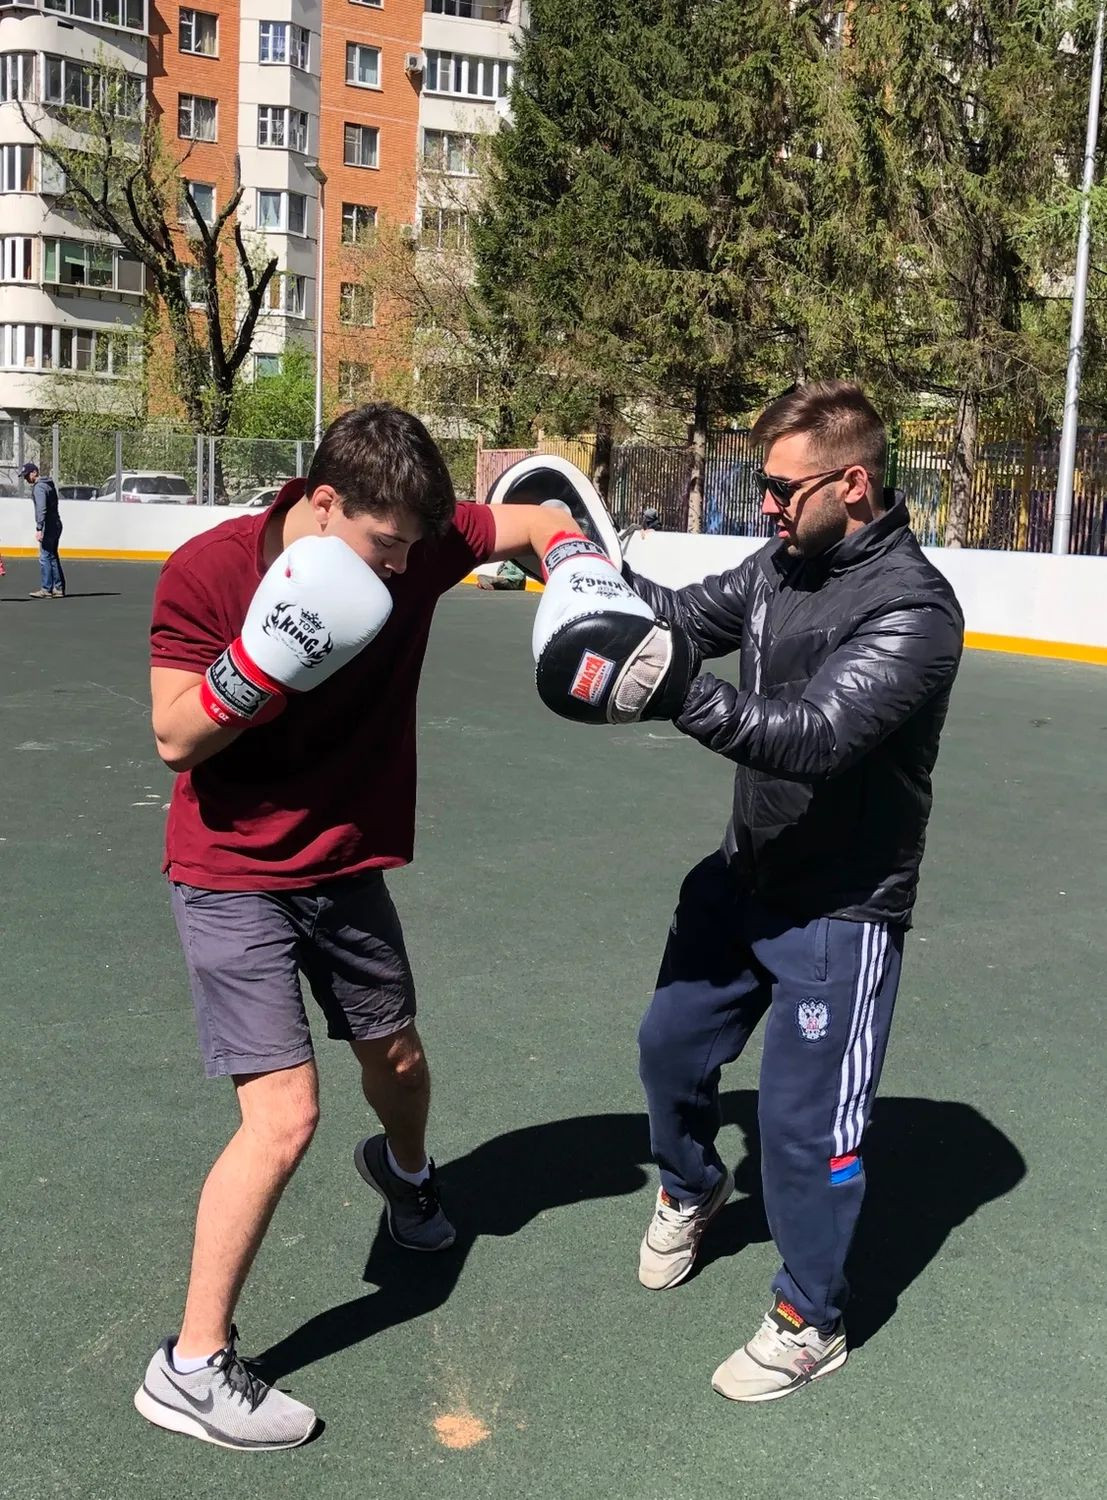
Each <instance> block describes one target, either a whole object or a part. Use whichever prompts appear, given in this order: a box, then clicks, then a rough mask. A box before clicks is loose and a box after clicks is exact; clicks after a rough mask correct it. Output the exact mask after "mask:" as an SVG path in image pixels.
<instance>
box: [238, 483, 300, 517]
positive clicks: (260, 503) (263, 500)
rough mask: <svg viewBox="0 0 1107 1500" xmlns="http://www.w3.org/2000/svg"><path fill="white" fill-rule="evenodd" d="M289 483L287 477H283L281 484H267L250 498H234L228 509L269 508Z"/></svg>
mask: <svg viewBox="0 0 1107 1500" xmlns="http://www.w3.org/2000/svg"><path fill="white" fill-rule="evenodd" d="M287 483H288V480H287V479H282V480H281V481H280V483H279V484H267V485H266V486H265V488H264V489H261V490H255V491H254V493H253V494H252V495H251V496H250V497H249V499H248V500H232V501H231V503H230V505H229V506H228V509H229V510H268V509H269V507H270V506H271V505H272V504H273V501H274V500H275V499H276V498H277V496H278V495H279V494H280V492H281V490H282V489H283V488H284V486H285V485H286V484H287Z"/></svg>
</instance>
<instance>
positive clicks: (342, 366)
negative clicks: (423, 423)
mask: <svg viewBox="0 0 1107 1500" xmlns="http://www.w3.org/2000/svg"><path fill="white" fill-rule="evenodd" d="M360 3H361V4H362V5H364V4H366V3H367V0H360ZM372 388H373V371H372V369H371V368H370V366H369V365H362V364H357V363H356V362H355V361H352V360H344V359H343V360H339V363H338V399H339V400H340V401H345V402H348V403H349V404H350V405H353V404H354V402H356V401H361V400H364V398H365V397H366V396H368V395H369V393H370V391H371V390H372Z"/></svg>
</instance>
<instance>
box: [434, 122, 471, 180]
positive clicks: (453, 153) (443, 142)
mask: <svg viewBox="0 0 1107 1500" xmlns="http://www.w3.org/2000/svg"><path fill="white" fill-rule="evenodd" d="M476 146H477V138H476V136H473V135H460V134H458V132H457V131H455V130H424V131H423V166H424V168H425V169H426V170H427V171H428V172H444V173H445V174H446V175H447V176H448V177H475V176H476V175H477V168H476Z"/></svg>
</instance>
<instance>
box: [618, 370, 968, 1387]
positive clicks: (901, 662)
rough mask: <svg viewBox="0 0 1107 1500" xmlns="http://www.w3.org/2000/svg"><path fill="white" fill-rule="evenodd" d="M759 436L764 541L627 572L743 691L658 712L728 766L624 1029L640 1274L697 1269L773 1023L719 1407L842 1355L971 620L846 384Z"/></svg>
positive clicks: (782, 405)
mask: <svg viewBox="0 0 1107 1500" xmlns="http://www.w3.org/2000/svg"><path fill="white" fill-rule="evenodd" d="M754 437H755V438H756V439H757V440H758V441H759V442H760V443H761V444H762V447H763V449H764V453H765V459H764V465H765V467H764V471H763V472H761V473H760V474H759V481H760V483H761V485H762V487H763V490H764V495H765V500H764V507H763V509H764V511H765V513H766V514H768V515H770V516H772V517H773V520H774V522H775V524H776V530H777V537H776V540H774V541H772V542H770V543H769V544H768V545H767V546H765V547H764V548H762V549H761V551H759V552H757V553H755V554H754V555H753V556H751V557H749V558H747V559H746V560H745V561H744V562H743V563H742V564H741V565H740V566H739V567H738V568H736V569H734V570H733V571H732V572H729V573H724V574H722V575H721V576H720V577H716V578H709V579H707V580H706V581H705V582H704V583H702V584H696V585H693V586H691V587H688V588H684V589H679V590H669V589H665V588H662V587H660V586H658V585H656V584H653V583H651V582H649V581H648V580H646V579H643V578H639V577H637V576H636V575H634V574H632V573H630V571H629V569H628V570H626V576H627V578H628V581H629V582H630V583H631V585H632V586H633V588H634V589H635V591H636V592H637V593H638V594H639V595H640V596H641V597H642V598H643V599H645V600H646V601H647V602H648V603H649V604H650V605H651V606H652V608H653V609H654V611H655V613H656V614H657V615H658V616H659V617H660V618H661V619H662V620H665V621H668V622H669V623H670V624H671V625H672V627H673V630H674V631H680V632H683V634H684V635H685V636H686V637H687V639H688V641H689V642H690V644H691V647H692V648H693V652H694V653H698V654H699V655H700V656H702V657H705V658H707V657H720V656H725V655H727V654H728V653H729V652H732V651H735V650H737V651H738V652H739V653H740V667H739V673H738V686H737V687H735V686H733V685H732V684H731V683H728V682H725V681H723V680H722V679H720V678H717V677H715V676H713V675H712V674H710V673H706V672H705V673H701V674H700V675H698V676H696V677H695V679H694V681H693V682H692V684H691V687H690V689H689V691H688V694H687V697H686V698H685V699H684V702H683V707H682V708H681V709H680V712H679V714H678V716H677V717H676V720H675V722H676V724H677V726H678V728H680V729H681V730H682V731H683V732H684V733H685V734H688V735H690V736H692V737H693V738H694V739H697V740H699V741H700V742H701V743H702V744H704V745H706V746H707V747H708V748H709V749H712V750H715V751H717V752H718V753H719V754H721V755H725V756H727V757H728V758H729V759H731V760H733V761H734V762H735V763H736V767H737V770H736V774H735V783H734V809H733V815H732V817H731V820H730V824H729V826H728V828H727V832H726V837H725V839H724V841H723V845H722V848H721V849H720V850H718V851H717V852H716V853H714V854H712V855H710V856H709V857H708V858H707V859H705V860H704V861H703V862H702V863H700V864H699V865H697V866H696V867H695V868H694V869H693V870H692V871H691V873H690V874H689V875H688V877H687V878H686V880H685V881H684V884H683V886H682V889H681V893H680V900H679V904H678V906H677V910H676V915H675V916H674V919H673V924H672V928H671V930H670V933H669V938H668V942H667V945H666V949H665V954H664V957H663V959H662V963H661V970H660V974H659V977H658V981H657V988H656V991H655V993H654V997H653V1000H652V1003H651V1005H650V1007H649V1010H648V1011H647V1013H646V1016H645V1019H644V1020H643V1022H642V1027H641V1031H640V1034H639V1044H640V1048H641V1076H642V1081H643V1084H644V1086H645V1090H646V1096H647V1100H648V1103H649V1112H650V1127H651V1139H652V1146H653V1151H654V1156H655V1159H656V1160H657V1162H658V1164H659V1167H660V1171H661V1189H660V1192H659V1194H658V1199H657V1206H656V1209H655V1212H654V1216H653V1219H652V1221H651V1223H650V1226H649V1228H648V1229H647V1231H646V1235H645V1238H644V1239H643V1241H642V1248H641V1258H640V1265H639V1279H640V1280H641V1282H642V1283H643V1285H645V1286H648V1287H651V1288H655V1289H661V1288H664V1287H670V1286H675V1285H676V1284H677V1283H678V1282H680V1281H682V1280H683V1279H684V1278H685V1277H686V1276H687V1275H688V1273H689V1272H690V1271H691V1269H692V1265H693V1262H694V1260H695V1256H696V1252H697V1249H698V1247H699V1243H700V1238H701V1236H702V1233H703V1230H704V1228H705V1226H706V1224H707V1223H708V1221H709V1220H710V1219H711V1217H712V1216H713V1215H714V1214H715V1213H717V1212H718V1210H719V1209H720V1208H721V1207H722V1205H723V1204H724V1203H725V1202H726V1199H727V1198H728V1197H729V1195H730V1193H731V1191H732V1188H733V1177H732V1175H731V1173H730V1172H729V1171H728V1170H727V1168H726V1167H725V1166H724V1165H723V1162H722V1160H721V1159H720V1157H719V1154H718V1152H717V1151H716V1149H715V1144H714V1142H715V1136H716V1134H717V1132H718V1129H719V1124H720V1117H719V1103H718V1090H719V1077H720V1069H721V1068H722V1066H723V1065H724V1064H725V1063H728V1062H732V1061H733V1060H734V1059H735V1058H736V1057H738V1055H739V1054H740V1053H741V1051H742V1049H743V1048H744V1046H745V1044H746V1042H747V1040H748V1039H749V1037H750V1034H751V1033H752V1031H753V1029H754V1027H755V1026H756V1025H757V1023H758V1022H759V1021H760V1020H761V1018H762V1017H763V1016H767V1021H766V1028H765V1037H764V1051H763V1057H762V1065H761V1080H760V1093H759V1116H760V1126H761V1140H762V1172H763V1181H764V1193H765V1208H766V1213H767V1215H768V1221H769V1227H770V1229H771V1232H772V1235H773V1239H774V1241H775V1242H776V1246H777V1248H778V1250H779V1251H780V1253H781V1256H782V1262H783V1263H782V1265H781V1267H780V1270H779V1271H778V1273H777V1275H776V1276H775V1277H774V1279H773V1284H772V1290H773V1306H772V1308H771V1309H770V1311H769V1312H768V1313H767V1315H766V1317H765V1320H764V1322H763V1324H762V1326H761V1328H760V1329H759V1330H758V1332H757V1333H756V1334H755V1335H754V1337H753V1338H752V1339H751V1340H750V1341H749V1343H748V1344H746V1345H745V1346H744V1347H743V1348H741V1349H739V1350H738V1351H737V1352H736V1353H735V1354H733V1355H731V1357H730V1358H729V1359H728V1360H726V1361H725V1362H724V1363H723V1364H722V1365H721V1366H720V1367H719V1369H718V1370H717V1371H716V1372H715V1376H714V1379H713V1382H712V1383H713V1385H714V1387H715V1389H716V1390H717V1391H719V1392H720V1393H721V1394H722V1395H724V1396H728V1397H730V1398H731V1399H733V1400H737V1401H767V1400H773V1399H775V1398H776V1397H779V1396H784V1395H787V1394H788V1393H789V1392H791V1391H793V1390H796V1389H798V1388H799V1387H800V1386H802V1385H805V1384H807V1383H808V1382H809V1381H810V1380H812V1379H815V1378H817V1377H818V1376H820V1375H824V1374H829V1373H830V1372H831V1371H832V1370H835V1369H837V1368H838V1367H839V1366H840V1365H842V1364H843V1363H844V1362H845V1359H846V1353H847V1346H846V1338H845V1332H844V1328H843V1323H842V1311H843V1307H844V1305H845V1301H846V1296H847V1284H846V1279H845V1275H844V1270H843V1267H844V1264H845V1259H846V1255H847V1252H848V1250H849V1246H850V1242H851V1239H852V1237H853V1232H854V1228H855V1226H856V1223H857V1217H858V1213H859V1211H860V1208H861V1201H862V1198H863V1196H864V1186H865V1178H864V1172H863V1169H862V1162H861V1157H860V1154H859V1153H860V1147H861V1138H862V1136H863V1134H864V1130H865V1126H866V1123H867V1121H868V1117H869V1112H870V1109H871V1105H872V1100H873V1095H874V1092H875V1090H876V1086H877V1082H878V1079H879V1075H880V1069H881V1064H882V1062H883V1058H884V1051H885V1047H886V1045H887V1041H888V1031H889V1026H890V1023H891V1018H892V1008H893V1005H894V1002H895V995H896V987H897V984H898V980H899V968H900V958H901V954H902V949H903V936H904V932H905V931H906V929H907V927H908V925H909V924H910V918H911V909H912V906H913V904H914V900H915V892H916V885H917V881H918V872H919V862H920V860H921V858H922V851H923V841H924V836H925V831H926V823H927V818H928V816H929V812H930V802H931V785H930V775H931V771H932V769H933V766H934V761H935V757H936V755H937V752H938V739H939V735H940V733H941V729H942V724H943V722H944V719H945V715H946V709H947V705H948V702H949V695H950V689H951V687H952V684H953V680H954V676H955V674H956V672H957V666H958V661H959V659H960V654H961V646H962V635H963V621H962V615H961V610H960V607H959V606H958V603H957V600H956V597H955V595H954V593H953V591H952V589H951V588H950V586H949V584H948V583H947V582H946V581H945V579H944V578H943V577H942V576H941V574H939V573H938V572H937V570H936V569H935V568H934V567H932V566H931V564H930V563H929V562H928V561H927V560H926V558H925V557H924V556H923V553H922V551H921V550H920V548H919V546H918V543H917V542H916V541H915V538H914V537H913V535H912V534H911V531H910V530H909V528H908V521H907V509H906V506H905V505H904V504H902V503H897V502H896V499H895V497H894V495H892V494H891V492H886V491H885V490H884V489H883V481H884V466H885V433H884V426H883V423H882V422H881V419H880V417H879V416H878V414H877V413H876V411H875V410H874V409H873V407H872V405H871V404H870V403H869V401H868V400H867V398H866V397H865V396H864V394H863V393H862V392H861V391H860V389H859V388H858V387H856V386H854V385H849V384H846V383H844V382H838V381H835V382H823V383H819V384H814V385H808V386H806V387H803V388H800V389H798V390H796V391H793V392H791V393H789V394H788V395H785V396H783V397H781V398H780V399H779V400H777V401H775V402H774V403H773V404H772V405H771V406H769V407H768V408H767V410H766V411H765V412H763V413H762V415H761V417H760V418H759V420H758V422H757V424H756V425H755V427H754Z"/></svg>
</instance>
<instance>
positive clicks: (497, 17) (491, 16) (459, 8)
mask: <svg viewBox="0 0 1107 1500" xmlns="http://www.w3.org/2000/svg"><path fill="white" fill-rule="evenodd" d="M423 9H424V10H425V11H427V13H428V14H430V15H432V16H457V18H458V19H459V20H461V21H506V20H507V18H508V16H509V15H510V13H511V0H423Z"/></svg>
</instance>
